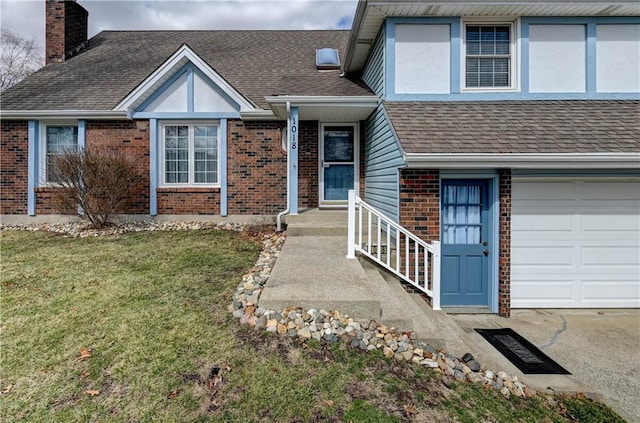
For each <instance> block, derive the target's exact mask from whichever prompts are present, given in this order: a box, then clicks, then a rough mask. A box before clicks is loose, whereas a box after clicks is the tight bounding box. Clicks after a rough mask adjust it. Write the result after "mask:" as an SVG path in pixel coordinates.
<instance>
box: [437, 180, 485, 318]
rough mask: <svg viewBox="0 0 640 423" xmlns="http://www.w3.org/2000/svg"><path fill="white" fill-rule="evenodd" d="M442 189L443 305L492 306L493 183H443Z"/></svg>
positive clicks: (444, 181)
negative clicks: (491, 203)
mask: <svg viewBox="0 0 640 423" xmlns="http://www.w3.org/2000/svg"><path fill="white" fill-rule="evenodd" d="M441 186H442V189H441V193H440V195H441V197H440V198H441V216H440V218H441V220H440V222H441V236H440V239H441V242H442V261H441V263H442V274H441V297H440V298H441V304H442V305H443V306H479V307H483V306H488V298H489V297H488V291H489V255H490V254H491V253H492V252H491V247H492V246H491V244H490V242H491V239H492V237H491V234H490V233H489V232H490V231H489V229H490V228H489V210H488V205H489V184H488V182H487V181H486V180H443V181H442V184H441Z"/></svg>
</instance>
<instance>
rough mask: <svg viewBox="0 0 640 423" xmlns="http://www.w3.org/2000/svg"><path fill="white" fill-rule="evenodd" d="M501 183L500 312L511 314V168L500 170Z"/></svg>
mask: <svg viewBox="0 0 640 423" xmlns="http://www.w3.org/2000/svg"><path fill="white" fill-rule="evenodd" d="M498 177H499V185H500V261H499V265H498V273H499V280H498V309H499V310H498V312H499V314H500V316H502V317H509V316H510V315H511V169H505V170H500V171H499V172H498Z"/></svg>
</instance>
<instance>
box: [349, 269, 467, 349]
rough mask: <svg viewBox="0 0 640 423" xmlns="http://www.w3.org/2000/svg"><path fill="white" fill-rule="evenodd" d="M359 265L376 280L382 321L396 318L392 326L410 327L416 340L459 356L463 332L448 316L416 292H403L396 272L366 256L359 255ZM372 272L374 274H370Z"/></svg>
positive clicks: (387, 322) (387, 323)
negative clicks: (434, 308)
mask: <svg viewBox="0 0 640 423" xmlns="http://www.w3.org/2000/svg"><path fill="white" fill-rule="evenodd" d="M362 265H363V267H364V268H365V269H366V271H367V275H368V276H369V277H370V278H371V279H374V280H376V281H377V282H378V284H379V290H378V291H379V292H380V294H381V298H380V300H381V305H382V317H381V322H382V323H383V324H385V325H391V323H396V322H397V326H395V327H396V328H398V329H400V330H411V331H413V332H414V333H415V334H416V336H417V337H418V339H419V340H421V341H422V342H424V343H426V344H428V345H431V346H432V347H434V348H445V349H446V350H447V351H448V352H450V353H452V354H455V355H460V356H461V355H463V354H464V353H466V352H467V350H468V348H469V347H468V342H466V340H465V338H466V337H467V335H466V334H465V332H464V331H463V330H462V329H461V328H460V327H459V326H458V325H457V324H456V322H455V321H454V320H453V319H452V318H451V316H449V315H447V314H446V313H445V312H443V311H435V310H433V309H432V308H431V307H429V305H428V304H427V302H426V301H425V300H424V299H423V298H422V297H421V296H420V295H419V294H411V293H409V292H407V291H406V290H405V289H404V288H403V287H402V284H401V282H400V281H399V280H398V278H397V277H396V276H394V275H393V274H391V273H389V272H387V271H386V270H384V269H383V268H381V267H379V266H377V265H375V264H374V263H372V262H370V261H368V259H362ZM373 272H376V273H377V274H378V278H376V277H375V276H373V275H372V273H373ZM381 281H382V282H384V284H381Z"/></svg>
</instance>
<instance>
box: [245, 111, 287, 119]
mask: <svg viewBox="0 0 640 423" xmlns="http://www.w3.org/2000/svg"><path fill="white" fill-rule="evenodd" d="M240 117H241V118H242V119H243V120H279V119H278V116H276V114H275V113H274V112H273V110H249V111H241V112H240Z"/></svg>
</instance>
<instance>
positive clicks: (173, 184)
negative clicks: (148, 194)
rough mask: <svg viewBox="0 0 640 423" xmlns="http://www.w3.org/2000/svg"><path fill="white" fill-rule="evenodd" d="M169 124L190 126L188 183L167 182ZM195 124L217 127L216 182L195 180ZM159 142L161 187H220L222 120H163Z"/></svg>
mask: <svg viewBox="0 0 640 423" xmlns="http://www.w3.org/2000/svg"><path fill="white" fill-rule="evenodd" d="M167 126H188V127H189V182H187V183H178V182H171V183H169V182H167V181H166V178H167V175H166V172H165V169H166V165H167V162H166V152H165V140H164V136H165V135H164V134H165V128H166V127H167ZM195 126H215V127H216V129H217V133H216V141H217V153H218V154H217V159H218V160H217V178H216V179H217V182H216V183H213V184H212V183H203V182H194V181H195V165H194V160H195V137H194V130H193V128H194V127H195ZM158 135H159V136H158V143H159V144H160V145H159V149H160V163H159V166H158V168H159V172H160V175H159V176H160V187H164V188H220V161H221V157H220V143H221V140H220V121H217V120H207V121H163V122H160V131H159V134H158Z"/></svg>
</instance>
